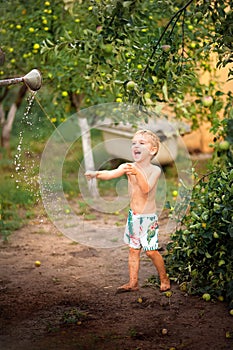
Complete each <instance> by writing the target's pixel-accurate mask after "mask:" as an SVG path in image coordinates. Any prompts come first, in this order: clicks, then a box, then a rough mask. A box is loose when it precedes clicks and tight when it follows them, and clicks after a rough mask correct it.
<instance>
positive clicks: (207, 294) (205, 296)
mask: <svg viewBox="0 0 233 350" xmlns="http://www.w3.org/2000/svg"><path fill="white" fill-rule="evenodd" d="M202 299H204V300H205V301H209V300H210V299H211V296H210V294H209V293H204V294H203V295H202Z"/></svg>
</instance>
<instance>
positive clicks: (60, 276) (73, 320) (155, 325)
mask: <svg viewBox="0 0 233 350" xmlns="http://www.w3.org/2000/svg"><path fill="white" fill-rule="evenodd" d="M95 226H96V227H98V220H96V221H95ZM119 229H122V228H121V227H120V228H119ZM167 240H168V237H166V236H164V237H163V239H162V246H165V244H166V241H167ZM127 255H128V251H127V249H126V248H125V247H123V246H122V247H118V248H114V249H94V248H89V247H85V246H82V245H79V244H77V243H74V242H72V241H71V240H70V239H68V238H66V237H64V236H63V235H61V234H60V233H59V232H58V231H57V230H56V229H55V228H54V226H53V225H52V224H51V223H50V222H49V221H48V220H47V219H46V218H45V217H44V218H43V221H42V220H40V221H36V220H32V221H31V222H30V223H29V224H28V225H27V226H25V227H23V228H22V229H21V230H18V231H16V232H15V233H14V234H12V235H11V237H10V240H9V243H8V244H4V243H1V244H0V266H1V271H0V328H1V334H0V349H2V350H21V349H24V350H50V349H51V350H52V349H56V350H60V349H61V350H66V349H67V350H73V349H75V350H77V349H88V350H90V349H95V350H96V349H98V350H99V349H107V350H116V349H119V350H123V349H125V350H126V349H130V350H131V349H132V350H133V349H134V350H135V349H138V350H139V349H140V350H149V349H155V350H160V349H163V350H168V349H176V350H178V349H185V350H186V349H187V350H207V349H208V350H209V349H214V350H230V349H233V339H232V338H227V337H226V332H233V317H232V316H230V315H229V313H228V310H227V305H226V304H225V303H224V302H223V303H221V302H205V301H203V300H201V299H200V298H198V297H190V296H187V295H186V294H185V293H183V292H181V291H180V290H179V288H178V287H177V286H176V285H175V284H174V285H173V286H172V292H173V293H172V296H171V297H167V296H165V295H164V294H161V293H160V292H159V289H158V287H156V286H153V287H152V286H148V285H147V286H145V285H146V280H147V278H149V277H151V275H153V274H155V270H154V268H153V266H152V265H151V263H150V261H149V260H148V259H147V258H146V256H145V255H144V254H142V256H141V269H140V285H141V288H140V290H139V291H138V292H135V293H129V294H128V293H124V294H116V293H115V291H116V288H117V287H118V286H119V285H121V284H122V283H124V282H126V281H127V278H128V271H127ZM36 260H40V261H41V266H40V267H36V266H35V265H34V262H35V261H36ZM163 329H166V330H167V334H162V332H165V333H166V331H162V330H163Z"/></svg>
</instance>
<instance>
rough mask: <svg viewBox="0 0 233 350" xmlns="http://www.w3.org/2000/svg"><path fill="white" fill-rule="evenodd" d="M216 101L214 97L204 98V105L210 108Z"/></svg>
mask: <svg viewBox="0 0 233 350" xmlns="http://www.w3.org/2000/svg"><path fill="white" fill-rule="evenodd" d="M213 102H214V100H213V97H212V96H204V97H203V98H202V104H203V106H204V107H210V106H211V105H212V104H213Z"/></svg>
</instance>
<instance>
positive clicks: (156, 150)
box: [150, 146, 158, 156]
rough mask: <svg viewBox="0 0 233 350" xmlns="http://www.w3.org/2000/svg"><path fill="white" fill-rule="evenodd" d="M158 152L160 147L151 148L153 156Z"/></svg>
mask: <svg viewBox="0 0 233 350" xmlns="http://www.w3.org/2000/svg"><path fill="white" fill-rule="evenodd" d="M157 152H158V147H156V146H154V147H152V148H151V151H150V154H151V155H152V156H155V155H156V153H157Z"/></svg>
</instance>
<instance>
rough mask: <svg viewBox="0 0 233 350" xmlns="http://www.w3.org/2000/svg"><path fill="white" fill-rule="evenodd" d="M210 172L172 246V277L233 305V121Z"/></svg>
mask: <svg viewBox="0 0 233 350" xmlns="http://www.w3.org/2000/svg"><path fill="white" fill-rule="evenodd" d="M223 125H224V132H222V136H224V138H225V140H224V147H223V146H222V145H223V144H222V143H221V142H222V141H221V142H220V141H219V139H218V138H216V140H215V141H216V142H215V146H214V147H215V151H214V156H213V160H212V166H211V168H210V172H209V173H208V174H206V175H204V176H203V177H202V178H200V179H198V181H197V183H196V185H195V186H194V188H193V193H192V199H191V202H190V208H189V212H188V213H187V214H186V215H185V217H184V218H183V219H182V222H181V226H180V228H179V229H177V230H176V231H175V232H174V234H172V237H171V239H172V240H171V242H170V243H169V244H168V245H167V255H166V258H165V259H166V264H167V269H168V272H169V275H170V276H171V278H172V279H174V280H175V281H177V282H178V283H179V284H181V283H184V282H185V283H186V286H187V291H188V292H189V293H191V294H203V293H209V294H210V295H211V297H212V298H218V297H219V296H221V297H224V298H225V299H226V300H227V301H228V302H229V303H230V307H232V306H233V277H232V276H233V119H231V118H230V119H227V120H226V119H225V120H224V121H223Z"/></svg>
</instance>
